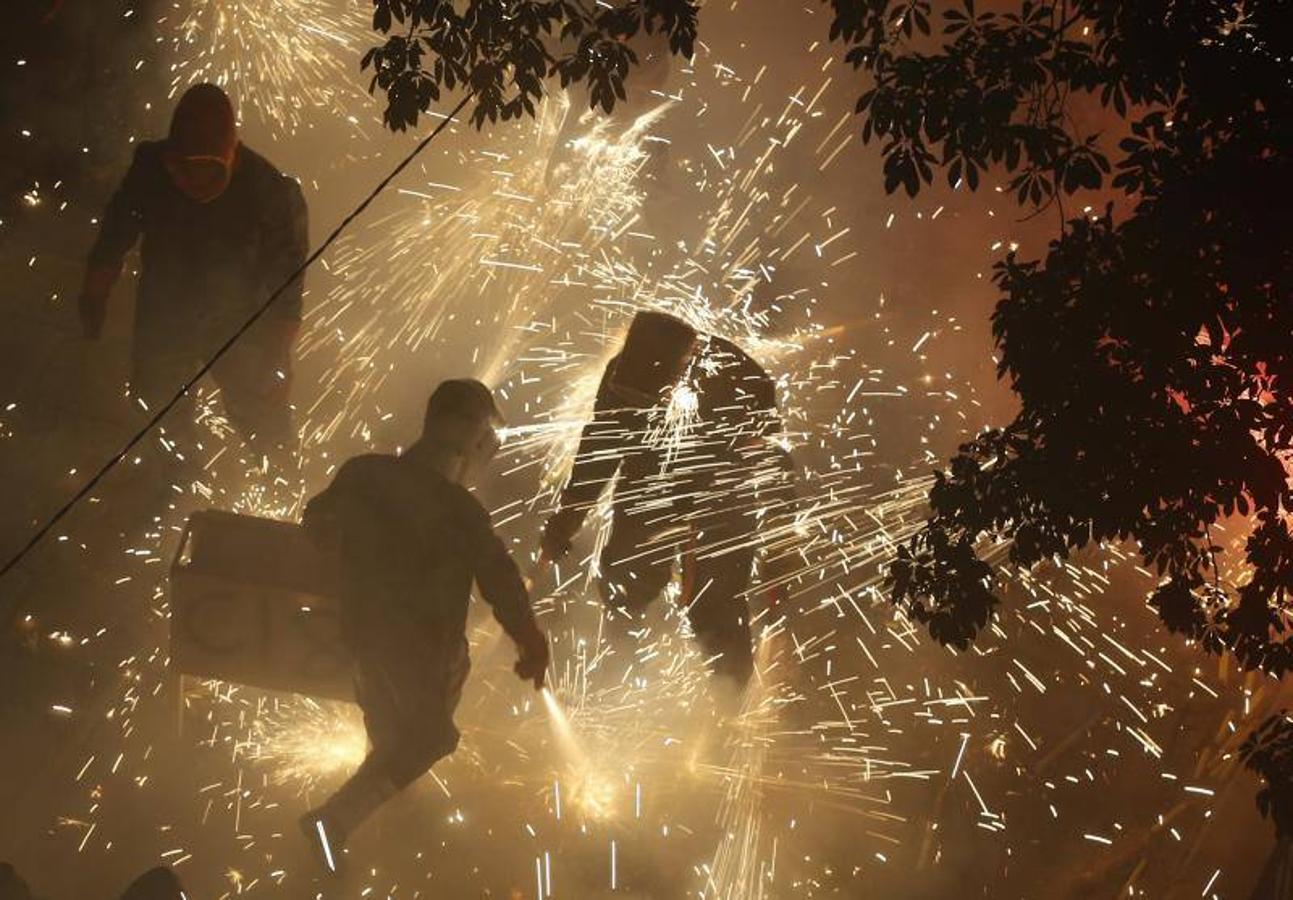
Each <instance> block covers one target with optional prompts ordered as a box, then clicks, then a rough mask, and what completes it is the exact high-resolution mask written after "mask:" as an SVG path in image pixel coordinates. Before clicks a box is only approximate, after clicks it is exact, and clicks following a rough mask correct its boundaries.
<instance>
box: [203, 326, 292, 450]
mask: <svg viewBox="0 0 1293 900" xmlns="http://www.w3.org/2000/svg"><path fill="white" fill-rule="evenodd" d="M254 350H255V348H251V349H250V350H245V351H244V350H241V349H240V348H238V347H236V346H235V347H233V348H231V349H230V351H229V353H228V355H227V356H226V358H225V359H222V360H220V362H218V363H217V364H216V366H215V368H214V369H213V371H212V375H213V377H214V378H215V382H216V384H217V385H218V386H219V388H220V397H221V399H222V401H223V402H224V410H225V414H226V415H227V416H228V417H229V421H230V422H231V423H233V426H234V428H236V429H238V433H239V434H240V435H241V436H242V437H243V439H244V440H245V441H247V443H248V444H250V445H251V446H252V447H254V448H256V449H257V450H258V451H261V452H266V453H268V452H270V451H271V450H274V449H277V448H282V447H288V446H289V445H290V444H291V440H292V410H291V407H290V406H289V405H288V396H289V392H290V387H291V375H292V373H291V370H290V369H288V368H286V367H285V370H273V371H269V370H266V369H265V368H264V367H263V366H262V365H259V364H258V362H257V359H256V358H255V357H256V354H255V353H254Z"/></svg>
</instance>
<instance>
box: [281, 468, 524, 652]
mask: <svg viewBox="0 0 1293 900" xmlns="http://www.w3.org/2000/svg"><path fill="white" fill-rule="evenodd" d="M303 524H304V525H305V528H306V530H307V531H308V532H309V533H310V534H311V537H312V538H314V540H315V541H316V542H317V543H319V544H320V545H321V546H323V547H325V548H328V549H332V550H333V551H334V552H336V553H338V554H339V557H340V561H341V565H342V569H343V571H344V573H345V574H344V577H345V579H346V584H345V586H344V590H343V614H344V619H345V625H346V630H347V632H348V633H349V635H350V636H351V638H352V640H354V641H359V642H362V641H364V640H365V639H366V638H367V637H374V638H381V637H383V636H385V635H389V634H391V633H392V632H398V631H405V630H407V631H411V632H413V633H415V634H418V635H427V636H430V635H435V636H438V637H442V638H447V639H452V640H455V641H457V640H462V639H463V638H464V636H465V632H466V621H467V604H468V602H469V600H470V597H471V586H472V582H473V580H479V581H480V584H481V591H482V593H483V594H484V596H485V599H486V600H487V601H488V602H489V603H490V604H491V605H492V606H493V607H494V610H495V615H496V616H497V617H498V618H499V621H500V622H502V623H503V624H504V626H505V627H508V626H509V625H511V624H512V623H513V622H514V621H516V620H519V619H520V618H524V619H526V620H527V621H528V619H529V615H530V614H529V605H528V600H527V598H526V595H525V589H524V586H523V584H522V582H521V579H520V574H519V572H518V571H517V569H516V564H515V563H514V562H512V560H511V557H510V555H508V553H507V550H506V549H505V548H504V546H503V545H502V543H501V541H499V540H498V538H497V537H496V536H495V535H494V533H493V530H492V529H491V527H490V524H489V516H488V514H487V513H486V512H485V510H484V509H483V508H482V507H481V505H480V504H479V503H478V502H477V501H476V499H475V498H474V497H473V496H472V495H471V494H470V493H469V492H468V491H467V490H466V489H465V488H463V487H461V486H460V485H457V484H455V483H453V482H451V481H449V480H448V479H446V478H445V477H444V476H443V475H441V474H440V473H439V472H437V471H435V470H434V469H433V468H431V467H429V466H426V465H423V464H421V463H419V462H417V461H415V460H412V459H409V458H408V457H396V456H388V455H380V454H370V455H366V456H359V457H355V458H354V459H352V460H350V461H348V462H347V463H346V464H345V465H343V466H342V467H341V469H340V470H339V471H338V472H337V475H336V478H335V479H334V480H333V482H332V485H331V486H330V487H329V488H328V489H327V490H326V491H324V492H323V493H322V494H320V495H318V496H317V497H315V498H314V499H313V500H311V501H310V503H309V505H308V506H307V507H306V510H305V516H304V520H303ZM509 630H510V629H509Z"/></svg>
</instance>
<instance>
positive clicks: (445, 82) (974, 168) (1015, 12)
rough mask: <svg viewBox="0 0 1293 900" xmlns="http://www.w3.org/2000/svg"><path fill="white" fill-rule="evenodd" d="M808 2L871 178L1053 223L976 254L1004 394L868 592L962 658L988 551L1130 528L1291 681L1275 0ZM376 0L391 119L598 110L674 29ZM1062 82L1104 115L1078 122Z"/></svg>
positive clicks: (681, 16) (1048, 554)
mask: <svg viewBox="0 0 1293 900" xmlns="http://www.w3.org/2000/svg"><path fill="white" fill-rule="evenodd" d="M823 2H825V3H826V4H827V5H828V6H829V7H830V8H831V11H832V13H833V19H832V23H831V26H830V37H831V39H832V40H835V41H839V42H841V43H843V44H844V45H845V46H846V59H847V60H848V61H849V62H850V63H851V64H852V65H853V66H854V67H855V68H856V69H858V70H859V71H860V72H861V73H863V75H864V76H865V77H866V78H867V79H868V81H869V87H868V89H867V90H866V91H865V93H863V94H862V96H861V98H860V100H859V101H858V104H857V112H858V113H859V115H860V128H861V134H862V138H863V140H864V141H871V140H873V139H874V140H878V141H880V142H881V150H882V154H883V160H884V163H883V174H884V183H885V188H886V190H887V191H889V192H893V191H896V190H897V189H898V188H899V187H901V188H902V189H903V190H904V191H905V192H906V193H907V194H908V195H911V196H914V195H916V194H917V193H919V191H920V190H921V188H922V187H923V186H926V185H929V184H930V183H932V182H933V180H934V179H935V178H936V177H943V178H946V179H947V181H948V183H949V184H951V185H954V186H965V187H967V188H968V189H970V190H975V189H977V188H978V187H979V186H980V185H981V184H983V183H985V179H987V178H989V177H991V178H992V183H993V184H994V186H995V185H996V184H998V183H1002V184H1003V186H1004V187H1005V188H1006V189H1008V191H1009V196H1011V197H1012V198H1013V199H1014V200H1015V201H1016V202H1017V203H1018V204H1019V205H1020V206H1021V207H1022V208H1024V209H1025V210H1031V211H1041V210H1043V209H1047V208H1050V207H1054V208H1055V209H1056V211H1057V212H1058V213H1059V217H1058V219H1059V221H1060V222H1061V223H1062V224H1061V226H1060V227H1059V229H1058V235H1057V237H1056V238H1055V239H1054V240H1053V241H1052V242H1051V243H1050V245H1049V248H1048V250H1047V252H1046V254H1045V256H1044V257H1043V258H1041V259H1027V260H1026V259H1020V258H1019V257H1018V256H1017V255H1016V254H1014V253H1012V254H1010V255H1009V256H1007V257H1006V258H1005V259H1004V260H1003V261H1002V262H1000V263H998V264H997V265H996V267H995V271H994V281H995V284H996V286H997V288H998V289H999V290H1000V299H999V301H998V303H997V306H996V310H995V312H994V313H993V317H992V321H993V332H994V336H995V340H996V343H997V347H998V355H999V360H1000V364H999V375H1000V377H1001V378H1004V379H1007V380H1008V382H1009V384H1010V386H1011V387H1012V388H1013V390H1014V391H1015V393H1016V394H1017V396H1018V399H1019V403H1020V411H1019V413H1018V415H1017V416H1015V418H1014V420H1013V421H1011V422H1010V423H1009V424H1007V425H1005V426H1003V427H999V428H993V429H990V430H987V431H984V432H983V433H981V434H980V435H979V436H977V437H976V438H974V439H973V440H971V441H970V442H968V443H966V444H965V445H963V446H962V447H961V448H960V451H959V452H958V453H957V455H956V456H955V457H954V458H953V459H952V460H951V462H950V465H949V466H948V468H947V470H946V471H944V472H939V473H938V474H937V479H936V482H935V485H934V487H933V489H932V491H931V494H930V506H931V514H930V517H929V520H928V522H927V523H926V525H925V527H924V528H923V529H922V530H921V531H920V532H919V533H918V534H917V535H916V536H915V537H914V538H912V539H911V541H910V542H909V543H908V544H907V545H906V546H905V547H903V548H901V550H900V552H899V555H898V558H897V559H896V561H895V562H894V564H893V565H892V567H891V569H890V573H889V582H890V588H891V596H892V599H893V600H894V602H895V603H897V604H898V605H899V606H901V607H902V608H903V609H905V610H906V611H907V612H908V613H909V614H910V615H912V616H913V617H914V618H915V619H917V620H919V621H921V622H923V623H925V624H926V625H927V626H928V628H929V630H930V632H931V634H932V635H933V636H934V637H935V638H937V639H938V640H940V641H942V642H944V643H948V644H952V645H955V646H958V647H962V648H963V647H966V646H968V644H969V642H970V641H971V640H973V639H974V637H975V636H976V635H977V634H978V632H979V631H980V630H981V629H982V628H984V627H985V626H987V624H988V623H989V621H990V619H991V617H992V614H993V610H994V608H995V607H996V605H997V604H998V602H999V600H998V597H997V596H996V591H995V587H996V585H995V583H994V577H993V572H992V568H991V566H989V565H988V564H987V563H986V562H985V561H984V560H983V558H982V555H981V554H982V552H983V549H984V548H985V547H988V546H1000V545H1002V544H1004V545H1005V547H1006V549H1007V553H1008V557H1009V559H1010V561H1011V562H1012V563H1014V564H1015V565H1019V566H1031V565H1033V564H1036V563H1038V562H1041V561H1044V560H1048V559H1053V558H1063V557H1065V556H1067V555H1068V554H1069V553H1071V552H1073V551H1075V550H1077V549H1079V548H1082V547H1084V546H1087V545H1089V544H1092V543H1098V542H1107V541H1134V542H1135V543H1136V544H1137V545H1138V547H1139V549H1140V552H1141V554H1142V555H1143V559H1144V562H1145V564H1146V567H1148V568H1152V569H1153V570H1155V571H1157V572H1158V573H1159V574H1160V575H1161V583H1160V584H1159V586H1158V587H1157V589H1156V590H1155V591H1154V592H1153V594H1152V596H1151V598H1150V602H1151V603H1152V605H1153V606H1154V608H1155V609H1156V610H1157V611H1158V613H1159V615H1160V617H1161V618H1162V620H1163V622H1164V623H1165V625H1166V626H1167V627H1168V628H1169V629H1171V630H1172V631H1173V632H1176V633H1179V634H1182V635H1185V636H1186V637H1188V638H1190V639H1191V640H1193V641H1195V642H1197V643H1198V644H1199V646H1201V647H1202V648H1204V649H1205V650H1206V651H1208V652H1212V653H1221V652H1224V651H1232V652H1233V653H1234V654H1235V656H1236V657H1237V658H1238V660H1239V661H1240V662H1241V664H1242V665H1244V666H1245V667H1247V668H1250V669H1262V670H1265V671H1268V672H1271V673H1274V674H1279V675H1282V674H1284V673H1285V672H1288V671H1289V670H1290V669H1293V642H1290V640H1289V637H1290V633H1291V629H1293V620H1291V619H1290V616H1291V614H1293V598H1291V597H1290V592H1293V532H1291V531H1290V524H1289V514H1290V511H1291V510H1293V492H1291V490H1290V478H1289V474H1290V473H1289V466H1288V462H1289V456H1290V440H1291V439H1293V390H1291V388H1293V295H1291V292H1293V288H1291V285H1293V241H1291V240H1290V239H1291V238H1293V228H1291V227H1290V226H1291V225H1293V212H1291V211H1290V205H1289V204H1290V200H1293V168H1291V166H1290V162H1289V159H1288V153H1289V149H1290V148H1293V103H1291V102H1290V101H1291V100H1293V88H1291V86H1290V76H1291V74H1293V73H1291V72H1290V67H1289V63H1288V60H1289V58H1290V53H1293V4H1287V3H1281V2H1278V0H1248V2H1244V3H1237V2H1224V0H1205V2H1199V3H1179V2H1170V0H1146V2H1134V3H1130V2H1125V0H1063V2H1032V0H1029V2H1022V3H1019V4H1017V5H1008V4H1001V3H998V4H994V7H993V10H991V11H980V10H978V9H976V7H975V5H974V3H973V0H961V2H957V3H947V4H942V5H940V9H939V10H938V11H937V12H936V11H934V10H933V9H932V8H931V4H930V3H929V2H928V0H898V2H893V0H823ZM374 5H375V7H376V15H375V19H374V24H375V26H376V28H377V29H378V30H379V31H381V32H383V33H386V32H389V31H390V30H391V29H392V28H394V27H397V26H398V27H397V31H398V34H396V35H393V36H391V37H389V38H388V40H387V43H386V45H385V46H383V47H380V48H375V49H374V50H372V51H370V52H369V54H368V55H367V56H366V57H365V59H364V64H365V66H372V67H373V68H374V70H375V73H376V74H375V78H374V87H377V88H381V89H382V90H383V91H385V92H386V95H387V100H388V104H389V105H388V108H387V111H386V121H387V123H388V124H389V125H390V127H392V128H396V129H402V128H404V127H406V126H408V125H410V124H412V123H414V122H416V120H417V115H418V112H419V111H421V110H423V109H425V108H426V106H427V105H428V103H430V102H431V101H433V100H435V99H437V98H438V97H439V93H440V90H441V89H442V88H453V87H455V86H457V85H459V84H467V85H469V86H470V87H471V88H472V89H473V90H474V91H475V94H476V97H477V101H478V106H477V107H476V110H475V113H474V121H475V122H476V124H477V125H480V124H481V123H483V122H484V121H486V120H488V121H494V120H496V119H499V118H501V119H508V118H513V117H516V116H520V115H522V114H533V112H534V102H535V101H536V100H537V99H539V98H540V97H541V96H542V94H543V91H544V86H543V80H544V78H546V77H548V76H551V75H557V76H559V77H560V80H561V84H562V85H563V86H566V85H569V84H571V83H574V82H579V81H587V82H588V83H589V84H590V87H591V91H590V93H591V101H592V103H593V104H594V105H600V106H602V107H603V108H604V109H606V110H608V111H609V110H610V109H611V108H612V107H613V105H614V103H615V101H616V99H617V98H623V96H624V87H623V85H624V80H625V78H626V77H627V76H628V73H629V69H630V66H631V65H632V64H633V63H634V62H635V61H636V58H635V56H634V54H633V52H632V51H631V49H630V47H629V45H628V44H627V43H626V41H627V39H628V38H630V37H632V36H633V35H634V34H636V33H637V32H639V31H643V30H645V31H648V32H651V31H655V30H663V31H664V32H665V33H667V34H668V35H669V40H670V46H671V49H672V50H673V51H674V52H675V53H681V54H684V55H690V53H691V48H692V43H693V41H694V38H695V34H696V5H695V4H693V3H690V2H684V0H626V2H618V3H601V2H590V3H588V4H587V5H585V4H584V3H581V2H578V0H572V2H558V0H553V2H537V0H529V2H526V0H517V2H504V0H468V2H466V3H465V4H463V3H459V4H457V6H455V5H454V4H452V3H449V2H436V0H422V2H414V0H374ZM459 7H465V8H464V10H463V11H462V12H457V11H455V10H456V9H457V8H459ZM1003 7H1005V8H1003ZM1080 98H1089V102H1090V103H1092V104H1095V103H1097V102H1098V104H1099V105H1100V106H1102V107H1103V110H1104V119H1105V125H1106V127H1104V128H1103V129H1102V130H1100V131H1094V132H1083V131H1081V130H1079V129H1078V127H1077V126H1076V125H1075V118H1074V116H1073V110H1072V107H1073V104H1074V103H1075V102H1076V101H1077V100H1079V99H1080ZM989 173H992V175H991V176H990V174H989ZM1001 179H1004V182H1002V181H1001ZM1101 188H1111V189H1113V190H1116V191H1119V192H1122V193H1124V194H1126V195H1127V197H1128V204H1127V206H1128V212H1126V213H1125V214H1120V215H1118V216H1115V215H1114V212H1113V207H1112V205H1110V206H1108V207H1106V208H1105V210H1104V211H1103V212H1102V213H1100V214H1098V215H1093V216H1092V215H1085V214H1083V215H1078V216H1075V217H1070V216H1067V215H1066V214H1065V211H1064V198H1065V197H1066V196H1068V195H1072V194H1073V193H1075V192H1077V191H1080V190H1093V189H1101ZM1235 516H1238V517H1242V518H1243V519H1244V520H1246V523H1247V525H1248V526H1249V528H1250V531H1249V534H1248V537H1247V543H1246V547H1245V550H1244V553H1245V560H1244V562H1245V563H1246V565H1245V566H1243V570H1244V571H1245V572H1246V574H1245V575H1244V576H1243V577H1242V578H1240V579H1239V586H1238V587H1228V586H1227V583H1226V582H1223V581H1222V579H1221V577H1220V573H1219V569H1218V563H1219V556H1220V555H1221V554H1222V548H1221V547H1220V546H1218V545H1217V543H1216V542H1215V541H1214V539H1213V533H1212V528H1211V526H1213V525H1214V524H1216V523H1218V521H1219V520H1222V519H1226V518H1230V517H1235ZM1291 735H1293V726H1291V725H1289V723H1288V721H1287V720H1286V719H1285V718H1283V717H1282V716H1281V717H1276V718H1274V719H1272V720H1270V721H1269V722H1268V723H1267V725H1266V726H1264V728H1263V729H1262V730H1261V731H1259V732H1258V733H1257V734H1255V735H1254V736H1253V738H1252V741H1251V742H1250V744H1249V745H1248V746H1247V747H1246V752H1245V757H1246V759H1247V760H1248V762H1249V765H1250V767H1252V768H1254V769H1255V770H1256V771H1258V772H1259V773H1261V774H1262V775H1263V776H1264V777H1266V778H1267V779H1268V783H1269V784H1270V785H1271V787H1270V788H1269V789H1268V791H1267V792H1266V794H1264V795H1263V796H1264V797H1265V799H1264V800H1263V802H1262V807H1263V811H1264V812H1267V813H1272V812H1276V817H1277V818H1283V817H1284V815H1285V814H1284V813H1279V812H1277V808H1282V806H1285V805H1293V804H1290V803H1287V802H1285V801H1284V800H1282V799H1281V798H1283V795H1284V794H1286V793H1289V792H1290V790H1291V789H1290V788H1289V787H1288V785H1291V784H1293V777H1289V776H1290V774H1291V773H1293V765H1290V761H1291V760H1293V756H1290V754H1289V753H1288V752H1287V749H1286V748H1287V747H1289V746H1293V736H1291ZM1287 815H1290V816H1293V813H1288V814H1287Z"/></svg>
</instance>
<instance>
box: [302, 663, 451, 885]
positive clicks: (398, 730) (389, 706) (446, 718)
mask: <svg viewBox="0 0 1293 900" xmlns="http://www.w3.org/2000/svg"><path fill="white" fill-rule="evenodd" d="M401 656H404V657H405V658H401ZM437 656H438V658H435V659H427V658H426V657H421V658H418V657H407V655H406V654H400V653H390V654H386V655H383V656H379V655H378V654H373V656H372V657H371V658H369V659H367V660H361V661H360V683H359V702H360V706H361V708H362V709H363V711H364V726H365V728H366V729H367V731H368V739H369V743H370V744H371V745H372V747H371V749H370V750H369V752H368V756H367V757H365V758H364V761H363V763H361V764H360V766H359V768H358V769H357V770H356V771H355V774H354V775H352V776H351V777H350V778H349V779H348V780H347V781H346V783H345V784H343V785H342V786H341V788H340V789H338V790H337V792H336V793H335V794H333V795H332V796H331V797H329V798H328V800H327V801H326V802H325V803H324V804H323V805H322V806H320V807H319V808H318V809H315V810H312V811H310V812H309V813H306V815H305V816H304V817H302V819H301V822H300V825H301V829H302V831H304V832H305V834H306V837H307V838H308V839H309V841H310V843H311V846H312V847H313V849H314V850H315V852H316V855H317V856H318V857H319V859H320V862H322V863H323V865H324V866H325V868H327V869H328V870H329V871H332V872H336V871H337V870H338V868H339V866H340V853H341V851H342V849H343V848H344V847H345V845H346V842H347V841H348V840H349V839H350V836H351V835H352V834H354V833H355V831H356V830H357V829H358V828H359V827H360V826H361V825H362V824H363V823H364V822H365V821H367V820H368V818H369V817H370V816H372V814H373V813H375V812H376V811H377V810H378V809H379V808H380V807H381V806H382V805H383V804H385V803H386V801H388V800H390V799H391V798H392V797H394V796H395V795H396V794H398V793H399V792H400V791H402V790H404V789H405V788H406V787H408V786H409V785H410V784H412V783H413V782H414V781H416V780H417V779H418V778H420V777H422V776H423V775H425V774H426V773H427V772H428V771H430V770H431V767H432V766H433V765H434V764H435V763H436V762H437V761H439V760H441V759H443V758H444V757H446V756H448V755H449V754H451V753H452V752H453V751H454V750H455V749H456V748H457V746H458V737H459V734H458V729H457V728H456V727H455V726H454V723H453V713H454V710H455V709H456V708H457V706H458V701H459V699H461V697H462V688H463V684H464V682H465V681H466V678H467V670H468V662H467V652H466V644H465V642H464V643H463V645H462V647H461V648H458V647H455V648H451V649H450V650H449V651H448V652H447V653H442V654H438V655H437Z"/></svg>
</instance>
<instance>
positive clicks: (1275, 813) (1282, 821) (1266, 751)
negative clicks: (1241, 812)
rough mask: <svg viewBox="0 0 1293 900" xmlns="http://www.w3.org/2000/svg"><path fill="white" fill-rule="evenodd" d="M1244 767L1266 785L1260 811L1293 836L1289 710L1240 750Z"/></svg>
mask: <svg viewBox="0 0 1293 900" xmlns="http://www.w3.org/2000/svg"><path fill="white" fill-rule="evenodd" d="M1239 756H1240V758H1241V759H1242V760H1243V761H1244V765H1245V766H1246V767H1247V768H1248V769H1249V770H1250V771H1252V772H1255V773H1256V774H1257V775H1259V776H1260V777H1261V778H1262V779H1263V780H1264V781H1265V782H1266V784H1265V785H1264V786H1263V787H1262V789H1261V790H1260V791H1259V792H1258V793H1257V808H1258V809H1259V810H1260V811H1261V814H1262V816H1263V817H1265V818H1268V819H1271V820H1272V821H1273V822H1274V823H1275V830H1276V832H1277V833H1278V834H1279V835H1281V836H1283V837H1293V719H1290V718H1289V713H1288V711H1287V710H1284V711H1281V712H1280V713H1278V714H1277V715H1274V716H1271V717H1270V718H1269V719H1267V720H1266V721H1265V722H1263V723H1262V726H1261V727H1260V728H1258V729H1257V730H1256V731H1254V732H1253V733H1252V734H1250V735H1249V736H1248V737H1247V738H1245V739H1244V743H1243V745H1242V746H1240V748H1239Z"/></svg>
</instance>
